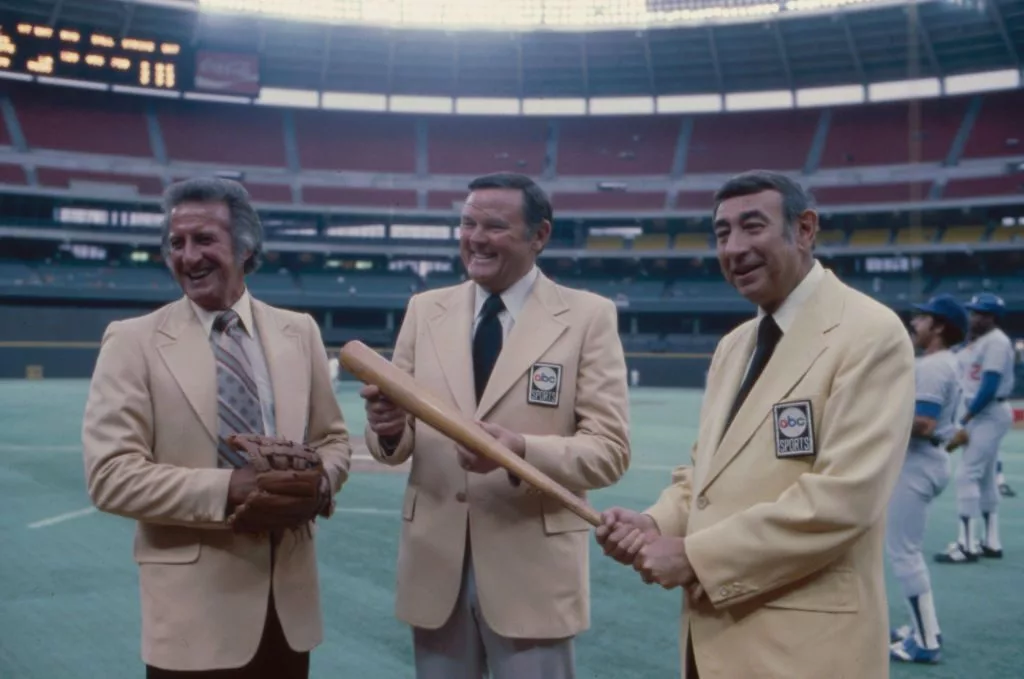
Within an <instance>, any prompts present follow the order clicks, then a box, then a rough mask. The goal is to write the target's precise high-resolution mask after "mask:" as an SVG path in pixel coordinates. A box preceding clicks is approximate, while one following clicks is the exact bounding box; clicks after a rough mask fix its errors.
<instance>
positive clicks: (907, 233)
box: [896, 226, 939, 245]
mask: <svg viewBox="0 0 1024 679" xmlns="http://www.w3.org/2000/svg"><path fill="white" fill-rule="evenodd" d="M938 231H939V230H938V229H937V228H935V227H934V226H926V227H924V228H919V229H912V228H905V229H897V231H896V245H918V244H921V243H934V242H935V236H936V235H937V234H938Z"/></svg>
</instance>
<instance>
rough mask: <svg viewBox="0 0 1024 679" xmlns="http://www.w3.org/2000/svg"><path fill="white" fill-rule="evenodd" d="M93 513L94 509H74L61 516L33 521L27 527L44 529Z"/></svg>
mask: <svg viewBox="0 0 1024 679" xmlns="http://www.w3.org/2000/svg"><path fill="white" fill-rule="evenodd" d="M95 512H96V508H95V507H86V508H85V509H76V510H75V511H73V512H64V513H63V514H58V515H57V516H51V517H49V518H47V519H41V520H39V521H35V522H33V523H30V524H28V527H29V528H45V527H47V526H52V525H54V524H56V523H62V522H64V521H70V520H71V519H77V518H80V517H83V516H88V515H89V514H94V513H95Z"/></svg>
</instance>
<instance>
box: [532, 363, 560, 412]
mask: <svg viewBox="0 0 1024 679" xmlns="http://www.w3.org/2000/svg"><path fill="white" fill-rule="evenodd" d="M561 390H562V366H560V365H558V364H556V363H534V364H533V366H532V367H531V368H530V382H529V386H528V387H527V392H526V402H527V403H530V404H533V405H540V406H550V407H552V408H554V407H556V406H558V396H559V393H560V392H561Z"/></svg>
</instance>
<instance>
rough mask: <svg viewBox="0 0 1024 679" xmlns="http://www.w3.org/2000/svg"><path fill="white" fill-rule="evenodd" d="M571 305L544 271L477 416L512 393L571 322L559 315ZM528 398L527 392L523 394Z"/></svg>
mask: <svg viewBox="0 0 1024 679" xmlns="http://www.w3.org/2000/svg"><path fill="white" fill-rule="evenodd" d="M568 310H569V306H568V305H567V304H566V303H565V301H564V300H563V299H562V296H561V295H560V294H559V293H558V288H557V287H556V286H555V284H554V283H552V282H551V280H550V279H549V278H547V277H546V276H544V275H543V274H541V275H539V276H537V280H536V282H535V283H534V284H533V289H532V290H531V291H530V296H529V297H527V298H526V304H524V305H523V309H522V311H521V312H520V313H519V317H518V318H516V323H515V325H514V326H513V327H512V332H510V333H509V334H508V337H506V338H505V342H504V344H503V345H502V347H501V353H500V354H499V355H498V360H497V362H496V363H495V364H494V371H493V372H492V373H491V378H490V379H489V380H488V381H487V388H486V389H484V393H483V394H482V395H481V397H480V405H479V406H478V407H477V409H476V413H475V417H476V418H477V419H483V418H484V417H486V416H487V413H489V412H490V411H491V409H492V408H494V406H495V405H496V404H497V403H498V401H499V400H501V398H502V397H503V396H504V395H505V394H506V393H508V391H509V389H511V388H512V387H513V386H514V385H515V383H516V382H518V381H519V379H520V378H521V377H522V376H523V375H525V374H526V372H527V371H528V370H529V368H530V366H531V365H532V364H533V363H535V362H536V361H537V360H538V359H540V357H541V356H543V355H544V352H546V351H547V350H548V349H549V348H550V347H551V345H552V344H554V343H555V340H557V339H558V338H559V337H560V336H561V335H562V333H563V332H565V330H566V328H568V325H567V324H566V323H565V321H563V320H562V319H561V318H559V316H561V315H562V314H564V313H565V312H567V311H568ZM523 399H524V402H525V396H524V397H523Z"/></svg>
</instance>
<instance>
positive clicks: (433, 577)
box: [362, 174, 629, 679]
mask: <svg viewBox="0 0 1024 679" xmlns="http://www.w3.org/2000/svg"><path fill="white" fill-rule="evenodd" d="M470 191H471V192H470V194H469V197H468V199H467V202H466V206H465V208H464V210H463V213H462V223H461V227H460V249H461V254H462V259H463V262H464V264H465V266H466V270H467V271H468V273H469V277H470V279H471V280H469V281H467V282H465V283H463V284H461V285H456V286H453V287H449V288H443V289H440V290H433V291H430V292H425V293H422V294H419V295H416V296H414V297H413V298H412V300H411V301H410V303H409V307H408V310H407V312H406V315H405V319H404V321H403V323H402V327H401V330H400V331H399V335H398V340H397V343H396V346H395V352H394V356H393V362H394V364H395V365H397V366H398V367H399V368H401V369H402V370H405V371H406V372H408V373H410V374H412V375H413V376H414V377H415V378H416V380H417V381H419V382H420V383H422V384H424V385H426V386H428V387H429V388H430V389H432V390H433V391H434V392H435V393H436V394H437V395H438V398H441V399H444V400H445V401H447V402H448V403H450V404H452V405H453V406H455V407H457V408H458V409H459V410H461V412H462V413H463V414H464V415H465V416H466V417H467V418H475V419H476V420H477V421H480V422H481V423H482V426H483V427H484V428H485V429H486V430H487V431H489V432H490V433H491V434H492V435H494V436H495V437H496V438H497V439H498V440H499V441H501V442H503V443H504V444H505V445H506V446H508V448H509V449H510V450H512V451H513V452H515V453H518V454H519V455H522V456H523V457H524V458H525V459H526V461H527V462H529V463H530V464H532V465H534V466H536V467H537V468H538V469H540V470H541V471H542V472H544V473H546V474H547V475H549V476H550V477H551V478H553V479H554V480H555V481H557V482H559V483H560V484H562V485H563V486H565V487H566V488H568V489H569V490H570V491H572V492H574V493H576V494H577V495H579V496H580V497H585V496H586V492H587V491H588V490H590V489H595V488H602V487H605V486H609V485H611V484H613V483H615V482H616V481H618V479H619V478H620V477H621V476H622V475H623V473H625V471H626V469H627V467H628V464H629V441H628V387H627V384H626V365H625V358H624V355H623V350H622V345H621V342H620V339H619V335H618V322H617V313H616V309H615V306H614V304H613V303H612V302H611V301H610V300H607V299H604V298H602V297H598V296H597V295H594V294H591V293H588V292H585V291H581V290H573V289H569V288H565V287H562V286H560V285H556V284H555V283H554V282H552V281H551V280H549V279H548V278H547V277H546V276H544V274H542V273H540V271H539V269H538V268H537V267H536V263H535V260H536V258H537V255H538V254H539V253H540V252H541V250H542V249H543V247H544V245H545V244H546V243H547V241H548V238H549V237H550V233H551V205H550V203H549V202H548V199H547V197H546V196H545V195H544V193H543V191H542V190H541V189H540V187H538V186H537V185H536V184H534V183H533V182H532V181H531V180H530V179H529V178H527V177H524V176H522V175H514V174H498V175H490V176H486V177H482V178H479V179H477V180H475V181H474V182H472V183H471V184H470ZM492 370H493V372H492ZM362 393H363V396H364V397H365V398H366V399H367V411H368V415H367V420H368V424H367V432H366V439H367V445H368V446H369V449H370V452H371V453H372V454H373V456H374V457H375V458H377V459H378V460H380V461H381V462H383V463H385V464H401V463H402V462H404V461H405V460H406V459H408V458H409V457H410V456H411V458H412V469H411V472H410V475H409V481H408V486H407V488H406V491H405V501H404V505H403V511H402V515H403V519H404V520H403V523H402V531H401V542H400V546H399V555H398V595H397V615H398V617H399V618H400V619H401V620H403V621H404V622H406V623H408V624H409V625H411V626H412V627H413V640H414V650H415V664H416V676H417V677H419V679H478V678H480V677H485V676H491V677H494V678H495V679H571V678H572V677H574V676H575V669H574V666H575V665H574V657H573V642H572V640H573V637H574V636H575V635H577V634H579V633H580V632H581V631H583V630H585V629H587V628H588V626H589V622H590V602H589V564H588V541H589V538H588V535H589V525H588V524H587V523H586V522H584V521H583V520H582V519H580V518H578V517H577V516H576V515H575V514H573V513H571V512H570V511H568V510H566V509H564V508H562V507H561V506H559V505H558V504H557V503H554V502H551V501H549V500H548V499H546V498H545V497H543V496H541V495H540V494H539V493H536V492H533V491H532V490H531V489H530V488H529V487H528V486H527V485H526V484H525V483H521V482H520V481H519V479H517V478H515V477H513V476H511V475H510V474H508V473H507V472H506V471H504V470H501V469H498V468H496V467H495V465H494V464H493V463H491V462H489V461H488V460H487V459H485V458H482V457H477V456H475V455H473V454H471V453H470V452H468V451H466V450H461V449H459V448H457V446H456V444H455V443H453V442H452V441H451V440H450V439H448V438H446V437H444V436H443V435H441V434H440V433H439V432H437V431H436V430H434V429H432V428H430V427H429V426H427V425H426V424H424V423H423V422H419V421H416V420H415V419H413V418H412V417H410V416H407V415H406V414H405V413H404V412H402V411H400V410H399V409H398V408H397V407H396V406H394V405H393V404H391V403H389V402H388V401H386V400H384V399H382V398H381V396H380V394H379V391H378V390H377V389H376V387H373V386H367V387H364V389H363V392H362ZM488 672H489V673H490V674H488Z"/></svg>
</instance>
